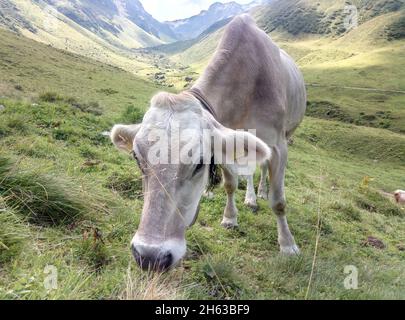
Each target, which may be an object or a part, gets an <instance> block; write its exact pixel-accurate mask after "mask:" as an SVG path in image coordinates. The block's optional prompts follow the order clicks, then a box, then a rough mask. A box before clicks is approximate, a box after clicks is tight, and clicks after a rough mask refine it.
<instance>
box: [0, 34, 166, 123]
mask: <svg viewBox="0 0 405 320" xmlns="http://www.w3.org/2000/svg"><path fill="white" fill-rule="evenodd" d="M0 43H1V46H0V74H1V77H0V97H2V98H6V97H7V98H15V99H29V100H32V99H34V100H36V99H37V98H38V96H39V95H41V94H44V93H55V94H56V97H60V98H69V97H72V98H74V99H75V100H78V101H81V102H83V103H89V102H95V103H97V104H99V105H100V108H102V111H103V112H105V113H108V114H114V113H116V112H117V108H122V106H126V105H128V104H132V103H133V102H134V101H135V100H136V101H137V102H138V103H142V104H146V103H147V102H148V99H149V96H150V95H151V94H152V93H153V92H154V91H155V90H158V88H157V87H155V86H154V85H153V84H152V83H150V82H147V81H145V80H143V79H141V78H139V77H136V76H134V75H133V74H131V73H129V72H125V71H123V70H121V69H118V68H116V67H113V66H111V65H106V64H102V63H100V62H97V61H95V60H93V59H88V58H85V57H82V56H80V55H76V54H72V53H70V52H66V51H63V50H58V49H55V48H52V47H50V46H47V45H44V44H42V43H39V42H36V41H33V40H31V39H28V38H25V37H23V36H21V35H17V34H15V33H12V32H9V31H6V30H2V29H0ZM135 92H136V93H137V95H136V98H134V96H133V95H134V93H135ZM140 93H142V94H140ZM119 112H121V109H120V110H119ZM0 118H1V116H0Z"/></svg>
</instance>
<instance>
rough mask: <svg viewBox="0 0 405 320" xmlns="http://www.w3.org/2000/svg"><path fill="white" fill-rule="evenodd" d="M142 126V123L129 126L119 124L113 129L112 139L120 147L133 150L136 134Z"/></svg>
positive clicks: (129, 150)
mask: <svg viewBox="0 0 405 320" xmlns="http://www.w3.org/2000/svg"><path fill="white" fill-rule="evenodd" d="M140 128H141V125H140V124H134V125H129V126H126V125H122V124H117V125H115V126H114V128H113V129H112V130H111V135H110V137H111V141H112V142H113V143H114V145H115V146H116V147H117V148H118V149H120V150H123V151H128V152H131V151H132V150H133V144H134V139H135V136H136V134H137V133H138V131H139V129H140Z"/></svg>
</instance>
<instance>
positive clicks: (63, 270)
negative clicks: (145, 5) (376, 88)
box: [0, 32, 405, 299]
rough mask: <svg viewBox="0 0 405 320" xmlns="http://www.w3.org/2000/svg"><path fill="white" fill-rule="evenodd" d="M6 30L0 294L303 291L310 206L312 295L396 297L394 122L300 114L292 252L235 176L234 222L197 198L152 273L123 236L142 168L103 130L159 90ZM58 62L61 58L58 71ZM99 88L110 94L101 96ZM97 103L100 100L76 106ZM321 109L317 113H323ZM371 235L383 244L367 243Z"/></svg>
mask: <svg viewBox="0 0 405 320" xmlns="http://www.w3.org/2000/svg"><path fill="white" fill-rule="evenodd" d="M1 34H2V33H1V32H0V36H1ZM7 37H8V38H7ZM7 37H6V40H7V39H8V40H7V41H8V42H6V43H8V44H12V45H13V46H17V47H19V48H21V50H19V52H20V54H19V55H15V56H12V57H11V58H9V59H14V60H13V61H14V62H13V63H14V64H15V66H14V67H11V69H9V68H8V67H5V64H2V68H3V69H2V70H4V72H5V77H4V79H3V78H2V81H3V82H2V87H1V88H2V90H3V91H2V93H1V94H2V95H4V97H1V98H0V104H1V105H3V106H4V107H5V109H4V110H3V111H0V153H1V157H2V159H8V160H7V161H6V160H4V161H3V162H2V163H3V165H0V176H1V177H2V178H0V181H3V180H2V179H4V181H5V183H3V182H2V183H0V298H3V299H15V298H19V299H151V298H155V299H179V298H191V299H196V298H203V299H221V298H235V299H304V298H305V297H306V296H307V290H308V285H309V279H310V274H311V271H312V263H313V256H314V250H315V243H316V237H317V231H318V228H317V226H318V217H319V216H320V218H321V219H320V221H321V228H320V232H319V233H320V239H319V248H318V252H317V259H316V262H315V269H314V270H313V271H314V276H313V281H312V282H311V285H310V287H309V291H308V296H307V297H308V298H310V299H390V298H394V299H395V298H396V299H403V298H404V295H405V292H404V288H405V282H404V279H405V275H404V270H405V262H404V261H405V259H404V258H405V256H404V251H402V249H401V248H403V247H404V246H405V211H404V208H401V207H400V206H398V205H396V204H395V203H393V199H392V196H391V195H390V193H392V192H393V191H394V190H396V189H398V188H400V187H401V185H402V183H403V181H404V180H403V175H401V172H404V170H405V158H404V157H405V155H404V150H405V138H404V135H403V134H401V133H399V132H395V131H399V130H386V129H383V128H373V127H365V126H356V125H355V124H352V123H343V122H341V121H336V120H341V119H337V118H328V119H317V118H311V117H307V118H306V119H305V121H304V123H303V125H302V126H301V127H300V128H299V129H298V131H297V133H296V135H295V137H294V143H293V145H292V146H291V147H290V158H289V164H288V171H287V175H286V193H287V202H288V213H289V222H290V226H291V229H292V231H293V233H294V235H295V238H296V241H297V243H298V244H299V246H300V247H301V249H302V255H301V256H299V257H294V258H286V257H282V256H280V255H279V252H278V245H277V230H276V219H275V217H274V215H273V214H272V212H271V210H270V209H269V207H268V204H267V203H266V202H265V201H259V205H260V209H259V211H258V213H257V214H253V213H252V212H251V211H250V210H249V209H248V208H246V207H245V206H244V205H243V200H244V190H242V189H243V188H242V187H241V189H240V190H238V191H237V205H238V208H239V209H240V218H239V221H240V227H239V228H238V229H235V230H225V229H223V228H222V227H220V221H221V218H222V212H223V210H224V207H225V203H226V196H225V194H224V192H223V190H222V189H221V188H216V189H215V190H214V194H215V195H214V198H213V199H211V200H209V199H202V203H201V213H200V216H199V218H198V221H197V223H196V224H195V225H194V226H193V227H192V228H191V229H190V230H188V232H187V240H188V252H187V256H186V258H185V259H184V260H183V261H182V263H181V265H180V266H179V267H178V268H176V269H175V270H173V271H171V272H169V273H167V274H163V275H150V274H146V273H143V272H142V271H140V270H139V269H138V268H137V267H136V266H135V263H134V262H133V258H132V256H131V252H130V248H129V243H130V240H131V238H132V237H133V235H134V233H135V230H136V228H137V226H138V224H139V220H140V212H141V210H142V204H143V203H142V197H140V190H141V184H140V176H141V173H140V172H139V170H138V169H137V167H136V165H135V163H134V161H133V160H132V159H131V158H130V157H129V156H127V155H124V154H121V153H119V152H118V151H117V150H116V149H115V148H114V147H113V146H112V145H111V143H110V141H109V139H108V138H106V137H105V136H103V135H102V132H103V131H107V130H109V129H110V128H111V127H112V125H113V124H115V123H118V122H127V123H131V122H133V121H136V120H139V119H141V118H142V115H143V112H144V110H145V109H146V108H147V106H148V100H149V98H150V97H151V95H152V94H153V93H154V92H155V91H156V90H157V89H159V88H156V87H155V86H154V85H153V84H151V83H147V82H145V81H143V80H140V79H138V78H136V77H134V76H132V75H130V74H127V73H125V72H122V71H119V70H117V69H115V68H111V67H108V66H103V65H100V64H98V63H95V62H92V61H88V60H86V59H83V58H80V57H76V56H71V55H66V54H64V53H62V52H60V51H55V50H54V49H51V48H48V47H45V46H42V45H39V44H36V43H33V42H31V41H29V40H25V39H23V38H20V37H15V36H11V35H9V34H7ZM306 41H308V40H306ZM306 41H305V42H303V43H305V46H304V45H303V43H301V44H297V45H296V46H295V47H296V48H297V51H299V50H307V48H310V47H309V44H308V42H306ZM292 47H294V45H292ZM314 47H316V46H314ZM314 47H312V48H314ZM5 48H8V45H5V46H1V47H0V52H4V51H5V50H8V49H5ZM30 48H31V49H30ZM302 48H303V49H302ZM34 49H35V50H38V51H41V50H44V51H43V52H44V53H45V54H46V55H49V56H53V55H55V56H58V57H59V59H60V61H61V63H60V64H56V63H53V62H50V61H51V60H50V59H48V60H47V59H39V55H37V56H36V55H35V53H34V52H35V50H34ZM32 50H33V51H32ZM322 52H324V51H320V52H319V55H320V56H321V55H322ZM4 59H5V58H4V55H3V56H1V59H0V61H1V62H3V61H4ZM36 67H38V68H41V73H35V72H34V70H35V68H36ZM62 68H67V69H65V70H69V72H66V74H67V75H66V79H65V80H63V81H61V80H60V77H59V76H58V75H60V74H63V70H64V69H62ZM88 68H92V69H91V70H92V71H93V72H91V77H92V79H89V74H88V73H87V72H88V70H89V69H88ZM398 69H401V68H398ZM343 70H344V69H343ZM398 72H399V73H400V72H402V71H401V70H399V71H398ZM47 74H48V75H49V76H48V77H45V75H47ZM84 75H87V76H84ZM341 75H342V79H343V71H342V73H341ZM309 76H311V75H309ZM10 79H18V81H15V82H16V83H17V82H18V83H19V84H20V85H21V87H22V88H23V91H21V90H17V91H16V89H15V88H14V86H11V84H12V83H13V82H11V81H10ZM380 82H382V81H380ZM107 88H111V89H112V90H114V93H112V92H113V91H110V90H108V93H109V94H106V93H107V91H106V90H103V89H107ZM115 91H117V92H115ZM327 91H332V90H326V89H325V90H321V89H319V93H320V94H319V95H316V99H314V98H312V99H311V101H332V102H334V101H335V99H336V98H339V99H342V100H341V101H344V100H345V99H348V98H347V97H346V96H345V94H342V92H345V91H339V90H336V91H334V92H333V96H329V95H328V94H332V93H328V92H327ZM314 92H315V91H313V92H312V93H311V94H314ZM373 94H374V95H376V93H373ZM384 95H385V94H384ZM354 96H355V95H354V94H353V97H354ZM353 97H350V96H349V98H353ZM377 98H378V99H377ZM395 99H398V100H395ZM395 99H394V98H393V99H391V97H390V98H389V99H386V98H385V96H384V97H381V96H380V97H376V100H384V101H385V104H384V106H381V108H380V109H381V110H383V111H384V110H387V109H388V110H391V109H392V110H393V114H394V111H395V110H397V108H396V106H395V101H397V103H398V104H399V103H400V102H401V101H403V100H401V99H402V96H397V97H396V98H395ZM339 101H340V100H339ZM92 102H94V103H98V104H99V108H98V109H97V110H99V111H101V112H93V110H91V109H88V108H87V107H83V108H79V107H78V105H80V106H89V105H91V103H92ZM336 103H337V104H338V105H339V106H340V107H341V110H342V112H344V114H345V115H346V113H347V114H348V115H349V116H350V117H353V118H354V115H353V114H349V112H348V109H347V108H346V107H344V106H342V104H341V103H340V102H336ZM322 112H323V109H321V115H319V116H318V115H317V116H318V117H319V118H325V117H324V116H322ZM360 112H365V114H366V115H367V114H374V113H372V112H371V108H370V109H368V108H363V109H358V110H357V111H356V113H358V114H356V117H360V114H359V113H360ZM394 115H395V116H397V114H394ZM355 119H357V118H355ZM399 121H401V120H399ZM346 122H349V121H346ZM398 123H399V122H398ZM8 161H11V162H8ZM7 163H9V164H8V165H7ZM257 179H258V177H256V181H257ZM241 185H243V183H242V184H241ZM38 217H40V218H41V219H39V220H38V219H36V218H38ZM33 218H34V219H33ZM371 236H372V237H375V238H378V239H379V240H381V241H382V242H383V243H384V244H385V249H378V248H375V247H373V246H370V245H367V243H366V242H367V239H368V237H371ZM348 265H354V266H356V267H357V268H358V270H359V289H358V290H346V289H345V288H344V285H343V283H344V279H345V277H347V275H346V274H345V273H344V269H345V267H346V266H348ZM47 266H55V267H56V268H57V271H58V289H57V290H53V291H47V290H46V289H45V287H44V280H46V277H47V274H45V273H44V270H45V268H46V267H47Z"/></svg>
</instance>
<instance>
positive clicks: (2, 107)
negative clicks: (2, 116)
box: [0, 104, 6, 112]
mask: <svg viewBox="0 0 405 320" xmlns="http://www.w3.org/2000/svg"><path fill="white" fill-rule="evenodd" d="M4 110H6V107H5V106H3V105H2V104H0V112H2V111H4Z"/></svg>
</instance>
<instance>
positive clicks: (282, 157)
mask: <svg viewBox="0 0 405 320" xmlns="http://www.w3.org/2000/svg"><path fill="white" fill-rule="evenodd" d="M287 158H288V148H287V142H285V143H282V144H280V145H277V146H275V147H273V154H272V159H271V161H270V166H269V168H270V184H271V186H270V195H271V207H272V209H273V211H274V213H275V214H276V216H277V228H278V242H279V244H280V250H281V253H283V254H287V255H295V254H299V253H300V251H299V249H298V247H297V245H296V244H295V240H294V237H293V236H292V234H291V232H290V229H289V227H288V223H287V214H286V198H285V191H284V179H285V169H286V166H287Z"/></svg>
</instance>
